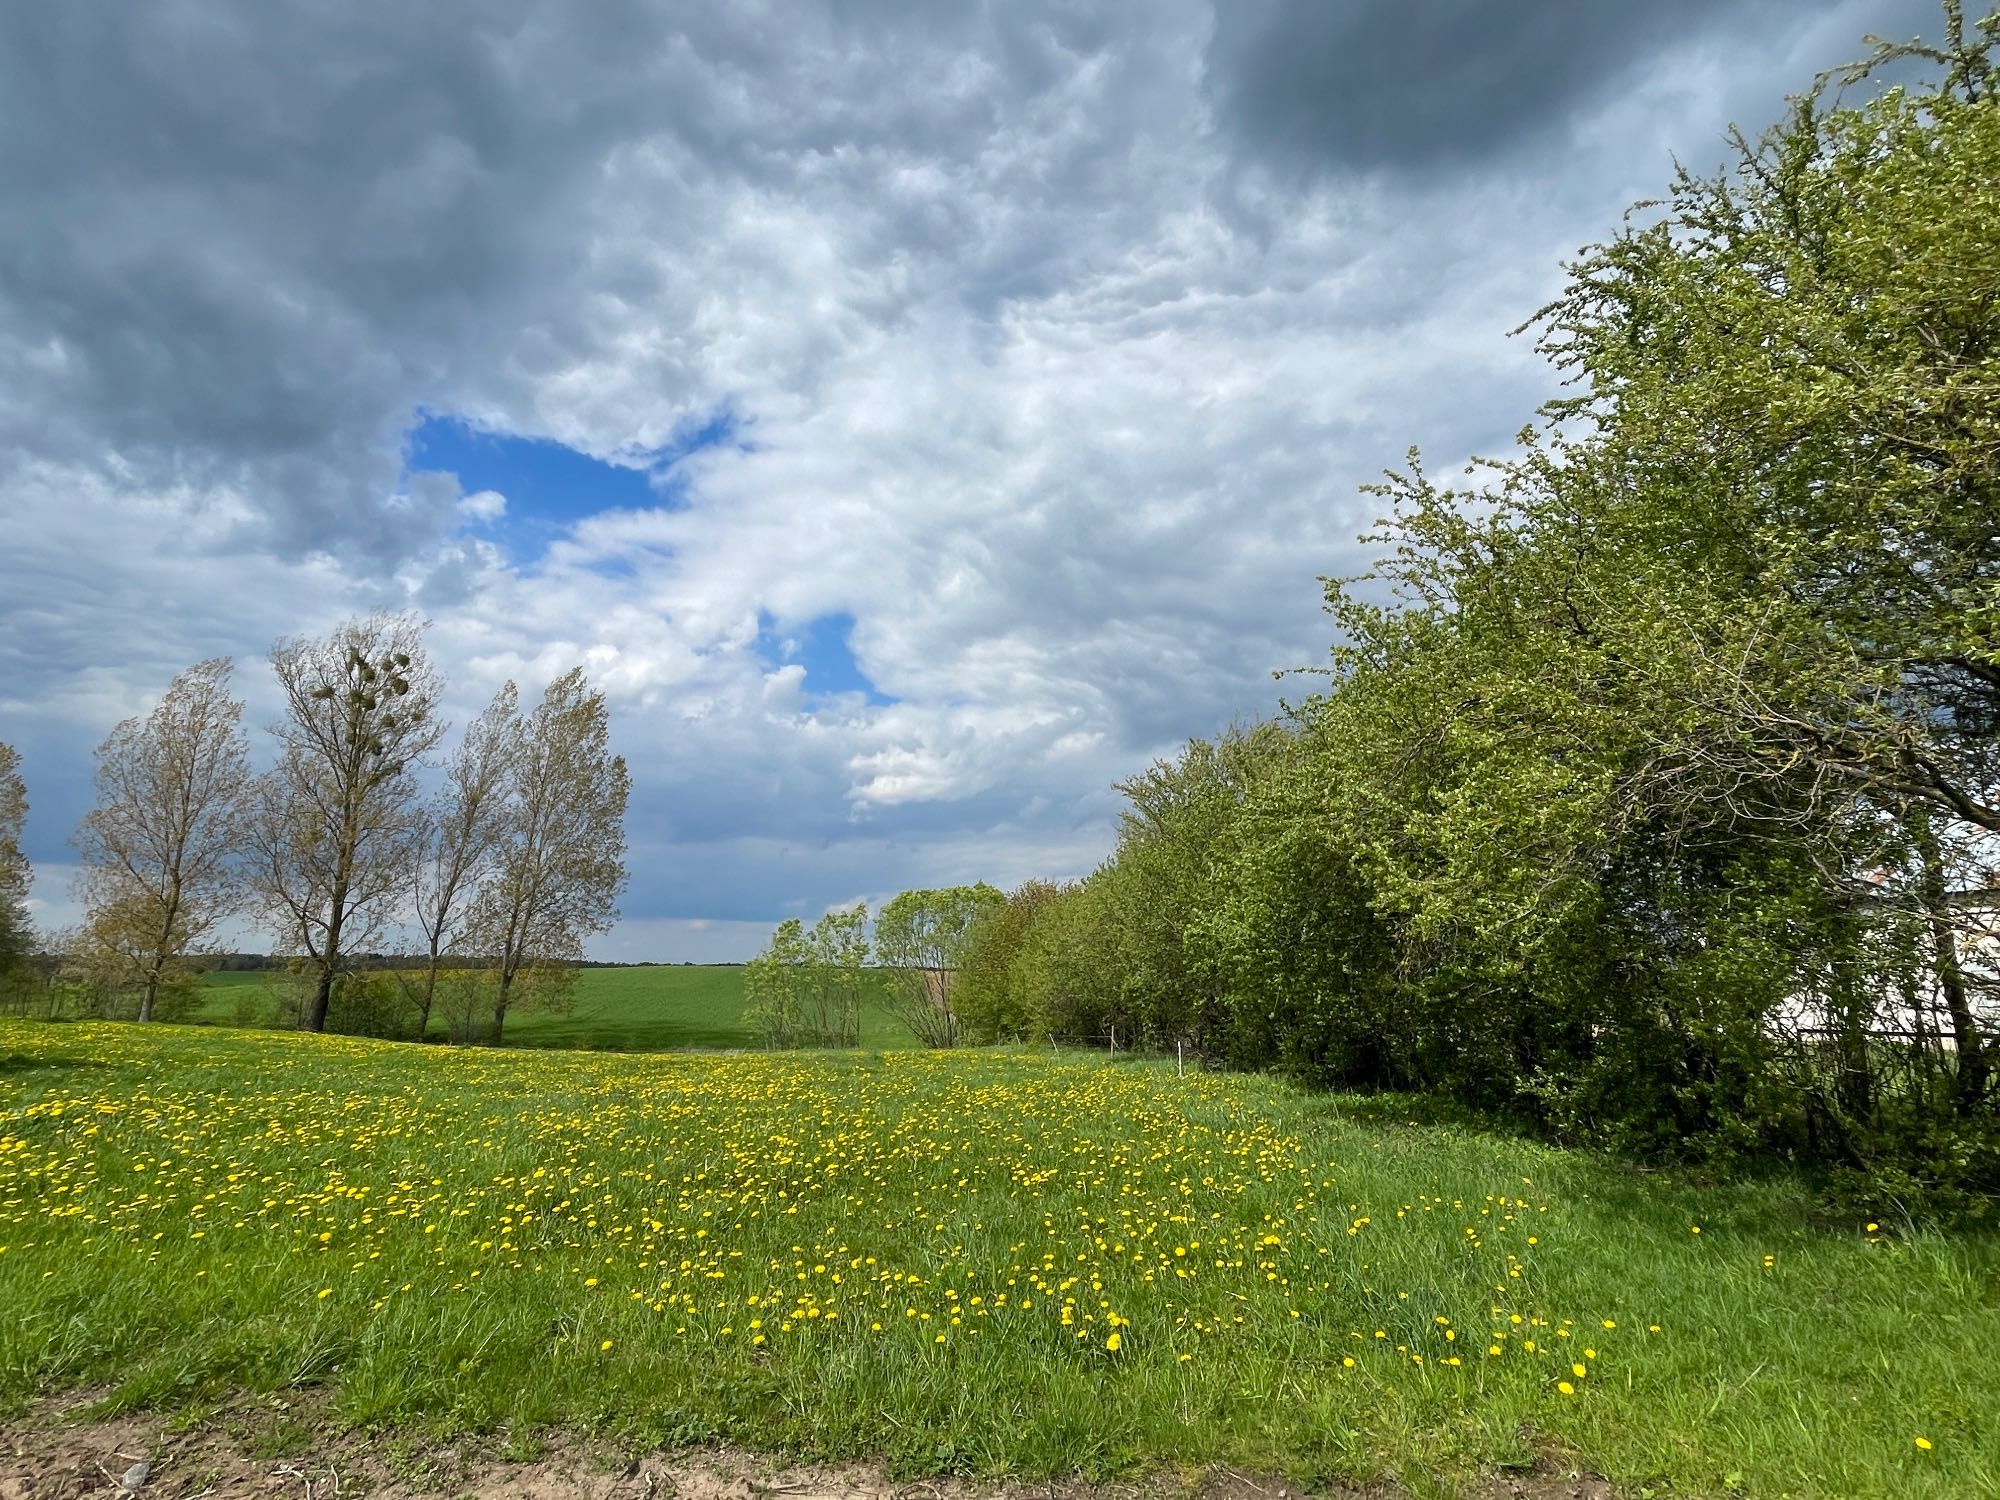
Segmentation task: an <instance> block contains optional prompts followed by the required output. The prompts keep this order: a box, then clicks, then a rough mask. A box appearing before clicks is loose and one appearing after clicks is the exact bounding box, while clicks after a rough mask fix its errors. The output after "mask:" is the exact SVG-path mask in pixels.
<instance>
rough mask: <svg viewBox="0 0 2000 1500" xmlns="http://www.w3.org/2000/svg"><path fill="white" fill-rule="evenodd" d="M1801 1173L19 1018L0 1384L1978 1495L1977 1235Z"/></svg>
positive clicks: (876, 1449)
mask: <svg viewBox="0 0 2000 1500" xmlns="http://www.w3.org/2000/svg"><path fill="white" fill-rule="evenodd" d="M1810 1205H1811V1199H1810V1197H1809V1195H1808V1194H1807V1193H1806V1191H1805V1190H1804V1189H1803V1188H1802V1187H1801V1186H1799V1185H1797V1184H1794V1183H1790V1182H1787V1181H1782V1180H1780V1181H1764V1182H1758V1183H1746V1184H1739V1185H1733V1186H1708V1187H1696V1186H1690V1185H1687V1184H1684V1183H1680V1182H1677V1181H1674V1180H1671V1179H1667V1178H1661V1177H1647V1176H1639V1175H1636V1174H1634V1173H1632V1172H1631V1171H1630V1170H1629V1169H1625V1168H1620V1167H1617V1166H1614V1165H1608V1164H1605V1163H1602V1162H1599V1161H1597V1160H1595V1159H1592V1158H1588V1157H1583V1156H1578V1155H1574V1154H1570V1153H1565V1152H1561V1151H1556V1150H1553V1149H1549V1148H1546V1147H1542V1146H1538V1145H1534V1144H1530V1143H1526V1142H1522V1141H1519V1140H1514V1139H1508V1138H1502V1137H1496V1136H1490V1135H1484V1134H1479V1133H1476V1132H1468V1131H1464V1130H1459V1129H1453V1128H1445V1127H1440V1126H1435V1125H1426V1126H1417V1125H1411V1124H1407V1123H1401V1122H1400V1121H1398V1120H1395V1119H1393V1118H1392V1119H1388V1120H1385V1119H1384V1118H1383V1115H1382V1107H1381V1106H1380V1105H1379V1104H1378V1105H1373V1106H1370V1105H1366V1104H1364V1103H1363V1102H1362V1101H1355V1100H1342V1099H1336V1098H1328V1097H1325V1096H1315V1095H1312V1094H1309V1093H1306V1092H1303V1091H1300V1090H1297V1089H1295V1088H1292V1087H1290V1086H1288V1085H1286V1084H1284V1083H1282V1082H1280V1081H1278V1080H1275V1079H1271V1078H1263V1077H1242V1076H1223V1075H1201V1074H1190V1075H1188V1076H1186V1077H1180V1076H1177V1075H1176V1072H1175V1069H1174V1067H1173V1065H1172V1064H1171V1063H1166V1064H1161V1063H1156V1062H1121V1063H1109V1062H1106V1061H1104V1060H1103V1059H1101V1058H1097V1057H1091V1058H1087V1059H1086V1058H1079V1057H1074V1056H1071V1057H1064V1058H1060V1059H1057V1058H1051V1057H1048V1056H1046V1055H1043V1056H1027V1055H1022V1054H1009V1053H993V1052H973V1053H957V1054H937V1053H928V1052H923V1051H918V1050H903V1051H893V1052H857V1053H845V1054H835V1055H827V1056H817V1057H816V1056H809V1055H802V1054H791V1055H765V1054H754V1053H752V1054H713V1053H712V1054H702V1055H690V1054H679V1055H675V1054H664V1055H649V1056H617V1055H610V1054H604V1053H596V1054H580V1053H556V1052H540V1053H528V1052H504V1051H500V1052H496V1051H492V1050H479V1049H475V1050H451V1051H446V1050H441V1049H437V1048H418V1047H408V1046H396V1045H392V1044H381V1043H369V1042H360V1041H352V1040H347V1039H342V1038H337V1037H308V1036H300V1035H295V1034H278V1033H257V1032H230V1031H219V1030H214V1029H207V1030H201V1029H193V1028H175V1027H153V1028H141V1027H136V1026H119V1025H105V1024H88V1025H86V1024H74V1025H44V1024H37V1023H32V1022H0V1246H4V1247H5V1248H4V1249H0V1307H4V1308H5V1309H6V1314H7V1315H6V1317H5V1318H0V1402H4V1403H12V1404H15V1405H19V1404H22V1403H26V1402H28V1401H29V1400H31V1399H32V1398H34V1397H35V1396H37V1395H40V1394H46V1393H50V1392H58V1391H68V1390H84V1389H88V1390H98V1391H103V1392H105V1393H106V1394H105V1396H104V1398H103V1402H102V1405H103V1407H104V1408H105V1409H108V1410H118V1409H125V1408H132V1407H141V1406H144V1407H163V1408H168V1409H174V1410H186V1409H197V1410H198V1409H200V1408H202V1407H203V1406H204V1405H205V1404H206V1403H211V1402H218V1401H222V1400H226V1399H228V1398H229V1397H231V1396H232V1395H235V1394H237V1393H242V1392H268V1391H279V1390H286V1389H291V1388H296V1387H310V1388H316V1389H318V1390H320V1391H322V1392H323V1393H324V1397H325V1399H326V1401H327V1402H328V1403H329V1405H330V1409H331V1412H332V1415H333V1416H334V1417H335V1418H336V1419H338V1420H341V1421H344V1422H346V1423H350V1424H355V1425H363V1426H369V1427H371V1428H379V1429H381V1430H383V1431H385V1432H394V1431H399V1430H402V1431H424V1432H429V1433H438V1432H447V1433H448V1432H453V1431H465V1430H496V1431H497V1430H499V1429H501V1428H506V1429H508V1430H509V1431H511V1432H513V1433H515V1434H516V1435H517V1436H518V1435H519V1434H522V1433H529V1434H532V1433H533V1432H534V1431H535V1430H536V1429H537V1428H538V1427H560V1426H587V1427H590V1428H592V1429H594V1430H598V1431H605V1432H610V1433H613V1434H617V1435H619V1436H621V1437H623V1438H624V1439H626V1440H628V1441H630V1442H632V1443H633V1444H635V1445H638V1444H647V1445H650V1444H655V1443H659V1442H663V1441H664V1442H673V1443H691V1442H699V1441H707V1440H714V1439H720V1440H727V1441H732V1442H736V1443H741V1444H746V1445H750V1446H753V1447H758V1448H767V1449H779V1450H785V1451H788V1452H792V1453H798V1454H803V1455H809V1456H822V1457H851V1456H856V1455H862V1454H882V1455H886V1456H887V1458H888V1459H889V1461H890V1462H891V1464H892V1465H893V1466H894V1467H895V1469H896V1470H897V1471H899V1472H902V1473H906V1474H907V1473H922V1472H938V1471H952V1472H965V1473H972V1474H982V1475H998V1474H1014V1475H1020V1476H1028V1477H1035V1476H1043V1475H1050V1474H1060V1473H1067V1472H1072V1471H1075V1470H1078V1469H1081V1470H1082V1471H1084V1472H1085V1473H1088V1474H1092V1475H1100V1474H1111V1473H1120V1472H1129V1471H1132V1470H1135V1469H1140V1468H1145V1467H1148V1466H1152V1465H1180V1464H1199V1463H1206V1462H1214V1461H1222V1462H1229V1463H1232V1464H1236V1465H1263V1466H1275V1467H1277V1468H1280V1469H1282V1470H1284V1471H1286V1472H1289V1473H1290V1474H1292V1475H1293V1476H1294V1477H1296V1478H1299V1479H1301V1480H1306V1481H1322V1482H1325V1481H1332V1480H1334V1479H1362V1480H1368V1479H1375V1478H1382V1477H1389V1478H1393V1479H1396V1480H1398V1481H1400V1482H1401V1483H1403V1484H1405V1485H1407V1486H1409V1487H1410V1488H1412V1489H1413V1490H1415V1491H1416V1492H1417V1493H1419V1494H1425V1495H1437V1494H1445V1493H1450V1492H1451V1490H1452V1489H1453V1488H1454V1487H1456V1486H1460V1485H1466V1486H1469V1485H1471V1484H1473V1483H1474V1482H1475V1477H1476V1475H1477V1474H1478V1472H1479V1471H1480V1470H1482V1469H1491V1468H1493V1467H1501V1466H1518V1465H1525V1464H1528V1463H1530V1462H1532V1461H1533V1460H1534V1459H1535V1458H1536V1456H1537V1455H1538V1454H1546V1453H1549V1452H1552V1451H1553V1452H1555V1453H1558V1454H1561V1455H1564V1456H1565V1457H1567V1458H1572V1459H1574V1461H1576V1462H1579V1463H1581V1464H1582V1465H1584V1466H1586V1467H1588V1468H1591V1469H1594V1470H1596V1471H1598V1472H1601V1473H1604V1474H1607V1475H1609V1476H1610V1477H1611V1478H1612V1479H1613V1480H1614V1481H1616V1482H1617V1483H1618V1484H1619V1485H1620V1486H1621V1492H1623V1493H1629V1494H1631V1495H1640V1494H1648V1493H1650V1494H1685V1495H1723V1494H1732V1495H1735V1494H1740V1495H1749V1496H1779V1495H1787V1496H1841V1497H1859V1496H1917V1497H1964V1496H1971V1495H1979V1494H1994V1493H2000V1362H1996V1360H1995V1359H1994V1353H1995V1351H1996V1350H2000V1242H1996V1241H1995V1240H1994V1239H1992V1238H1990V1237H1964V1238H1945V1237H1939V1236H1934V1235H1928V1234H1909V1235H1901V1234H1896V1233H1890V1232H1886V1227H1885V1232H1881V1233H1875V1234H1870V1233H1868V1232H1867V1231H1866V1230H1865V1227H1864V1226H1863V1225H1861V1224H1850V1225H1841V1226H1834V1227H1814V1226H1813V1225H1812V1222H1811V1214H1810V1211H1809V1210H1810ZM1697 1226H1698V1227H1699V1229H1700V1232H1699V1233H1695V1232H1694V1230H1695V1228H1696V1227H1697ZM1114 1315H1115V1321H1114ZM1517 1319H1518V1321H1516V1320H1517ZM1114 1334H1115V1335H1116V1347H1112V1344H1113V1339H1112V1336H1113V1335H1114ZM759 1340H762V1342H759ZM1492 1349H1497V1350H1498V1351H1499V1352H1498V1353H1497V1354H1494V1353H1490V1352H1489V1350H1492ZM1452 1361H1458V1362H1457V1363H1452ZM1572 1364H1581V1365H1583V1366H1584V1367H1585V1370H1586V1373H1585V1374H1584V1375H1583V1376H1582V1377H1578V1376H1576V1375H1575V1374H1574V1373H1573V1371H1572V1369H1571V1366H1572ZM1563 1381H1568V1382H1569V1383H1570V1384H1571V1385H1572V1387H1573V1392H1572V1393H1570V1394H1565V1393H1564V1392H1563V1391H1562V1389H1561V1386H1560V1382H1563ZM1919 1436H1921V1437H1924V1438H1925V1439H1927V1440H1928V1441H1929V1442H1930V1443H1931V1444H1932V1447H1931V1448H1930V1450H1928V1451H1925V1450H1922V1449H1920V1448H1919V1447H1918V1446H1917V1445H1916V1439H1917V1438H1918V1437H1919Z"/></svg>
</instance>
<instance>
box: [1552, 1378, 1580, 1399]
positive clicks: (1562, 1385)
mask: <svg viewBox="0 0 2000 1500" xmlns="http://www.w3.org/2000/svg"><path fill="white" fill-rule="evenodd" d="M1556 1389H1557V1390H1559V1391H1561V1392H1562V1393H1563V1394H1564V1395H1565V1396H1574V1395H1575V1394H1576V1387H1575V1386H1573V1385H1571V1384H1570V1383H1569V1382H1568V1381H1567V1380H1558V1381H1557V1382H1556Z"/></svg>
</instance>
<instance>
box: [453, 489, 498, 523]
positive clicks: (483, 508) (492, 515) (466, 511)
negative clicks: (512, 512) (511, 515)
mask: <svg viewBox="0 0 2000 1500" xmlns="http://www.w3.org/2000/svg"><path fill="white" fill-rule="evenodd" d="M458 513H459V515H460V516H462V517H463V518H464V519H465V520H467V521H473V522H480V521H497V520H499V519H500V518H501V517H502V516H504V515H506V514H507V497H506V496H505V495H503V494H501V493H500V492H499V491H498V490H480V491H479V492H478V493H477V494H473V495H467V496H466V497H465V498H464V499H462V500H460V501H459V502H458Z"/></svg>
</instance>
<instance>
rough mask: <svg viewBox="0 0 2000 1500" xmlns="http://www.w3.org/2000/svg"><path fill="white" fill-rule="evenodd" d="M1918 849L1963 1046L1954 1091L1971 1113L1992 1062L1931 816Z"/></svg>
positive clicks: (1944, 990)
mask: <svg viewBox="0 0 2000 1500" xmlns="http://www.w3.org/2000/svg"><path fill="white" fill-rule="evenodd" d="M1917 854H1918V858H1919V860H1920V861H1921V863H1922V871H1923V886H1922V891H1923V902H1924V923H1925V925H1926V926H1927V927H1928V928H1929V929H1930V936H1931V965H1932V970H1933V972H1934V973H1935V974H1936V976H1937V987H1938V994H1939V996H1940V997H1941V998H1942V999H1943V1000H1944V1008H1945V1013H1946V1014H1947V1015H1948V1016H1950V1017H1951V1033H1952V1042H1953V1044H1954V1045H1955V1047H1956V1048H1957V1051H1958V1068H1957V1075H1956V1082H1955V1084H1954V1085H1953V1094H1954V1095H1955V1097H1956V1099H1957V1103H1958V1109H1959V1113H1960V1114H1970V1113H1972V1112H1973V1111H1974V1110H1976V1109H1977V1108H1978V1107H1979V1106H1980V1104H1981V1102H1982V1101H1983V1100H1984V1099H1985V1097H1986V1083H1987V1079H1988V1077H1989V1076H1990V1073H1991V1066H1990V1064H1989V1063H1988V1061H1987V1057H1986V1044H1985V1040H1984V1038H1983V1037H1981V1035H1980V1032H1979V1022H1978V1020H1977V1019H1976V1018H1975V1017H1974V1016H1973V1014H1972V1005H1971V1003H1970V1001H1969V1000H1968V999H1967V998H1966V993H1965V970H1964V969H1963V968H1962V967H1960V965H1959V961H1958V935H1957V934H1956V933H1955V932H1953V931H1952V927H1951V913H1950V911H1949V910H1948V907H1949V895H1950V893H1949V891H1948V890H1947V889H1946V886H1945V878H1944V859H1943V856H1942V854H1941V852H1940V851H1939V848H1938V840H1937V835H1936V834H1935V833H1933V832H1932V831H1931V828H1930V822H1929V820H1928V819H1925V820H1924V821H1923V822H1922V823H1921V824H1920V825H1919V826H1918V829H1917Z"/></svg>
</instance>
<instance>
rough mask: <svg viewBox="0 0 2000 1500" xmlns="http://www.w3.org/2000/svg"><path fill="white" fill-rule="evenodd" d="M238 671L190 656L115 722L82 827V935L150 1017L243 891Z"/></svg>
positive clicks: (246, 772) (244, 777) (243, 752)
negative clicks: (144, 706) (191, 661)
mask: <svg viewBox="0 0 2000 1500" xmlns="http://www.w3.org/2000/svg"><path fill="white" fill-rule="evenodd" d="M229 675H230V662H229V659H228V658H227V657H217V658H215V659H213V660H210V661H205V662H201V663H199V664H197V665H195V666H192V667H190V668H188V669H187V670H186V671H185V672H183V673H181V674H180V675H179V676H178V677H176V678H175V679H174V680H173V683H172V685H171V686H169V687H168V689H167V692H166V696H165V697H163V698H162V699H161V700H160V702H159V704H158V705H157V706H156V707H155V708H154V709H153V711H152V712H151V713H150V714H148V715H147V716H146V718H144V719H143V720H141V719H137V718H133V719H127V720H125V721H124V722H123V723H121V724H119V725H118V727H117V728H115V729H113V730H112V731H111V733H110V735H109V736H107V737H106V739H105V741H104V743H103V744H101V745H99V746H98V747H97V773H96V791H97V801H96V805H95V806H94V807H92V808H91V810H90V811H89V812H88V813H86V814H85V815H84V819H83V822H82V824H81V825H80V826H79V827H78V828H77V831H76V834H75V836H74V840H73V841H74V843H75V845H76V847H77V851H78V853H79V854H80V855H81V856H82V861H83V873H82V876H81V878H80V880H79V886H80V889H81V892H82V895H83V898H84V909H85V918H84V934H83V942H84V945H85V946H86V947H87V948H88V949H89V950H91V952H92V953H93V954H94V955H95V961H96V964H97V965H98V966H101V967H102V968H103V969H104V970H105V971H106V976H107V979H108V982H109V983H110V984H111V985H112V986H113V987H114V988H116V989H119V990H124V991H127V992H129V991H131V990H137V991H138V994H139V1019H140V1020H141V1021H150V1020H152V1019H153V1013H154V1007H155V1004H156V1002H157V1001H158V1000H159V997H160V992H161V989H162V986H163V985H164V986H167V987H170V988H171V987H175V986H181V987H184V981H185V979H186V973H185V970H186V964H187V959H188V957H189V956H190V955H191V954H195V953H199V952H200V951H201V948H202V944H203V943H204V941H205V940H206V939H207V938H208V936H209V935H210V934H211V933H212V932H213V931H214V930H215V928H216V926H217V924H218V923H220V922H221V921H222V920H223V919H224V918H226V917H227V916H228V915H229V914H230V913H231V912H233V911H234V910H236V908H237V906H238V903H239V902H240V900H241V896H242V879H241V876H240V873H239V871H238V870H237V868H236V859H235V856H236V851H237V846H238V841H239V838H240V835H241V831H242V829H241V824H242V816H243V810H244V802H245V797H246V794H247V791H248V787H249V782H250V767H249V757H248V746H247V743H246V741H245V739H244V736H243V728H242V722H243V704H242V703H241V702H240V701H239V700H237V699H235V698H232V697H231V696H230V695H229Z"/></svg>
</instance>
